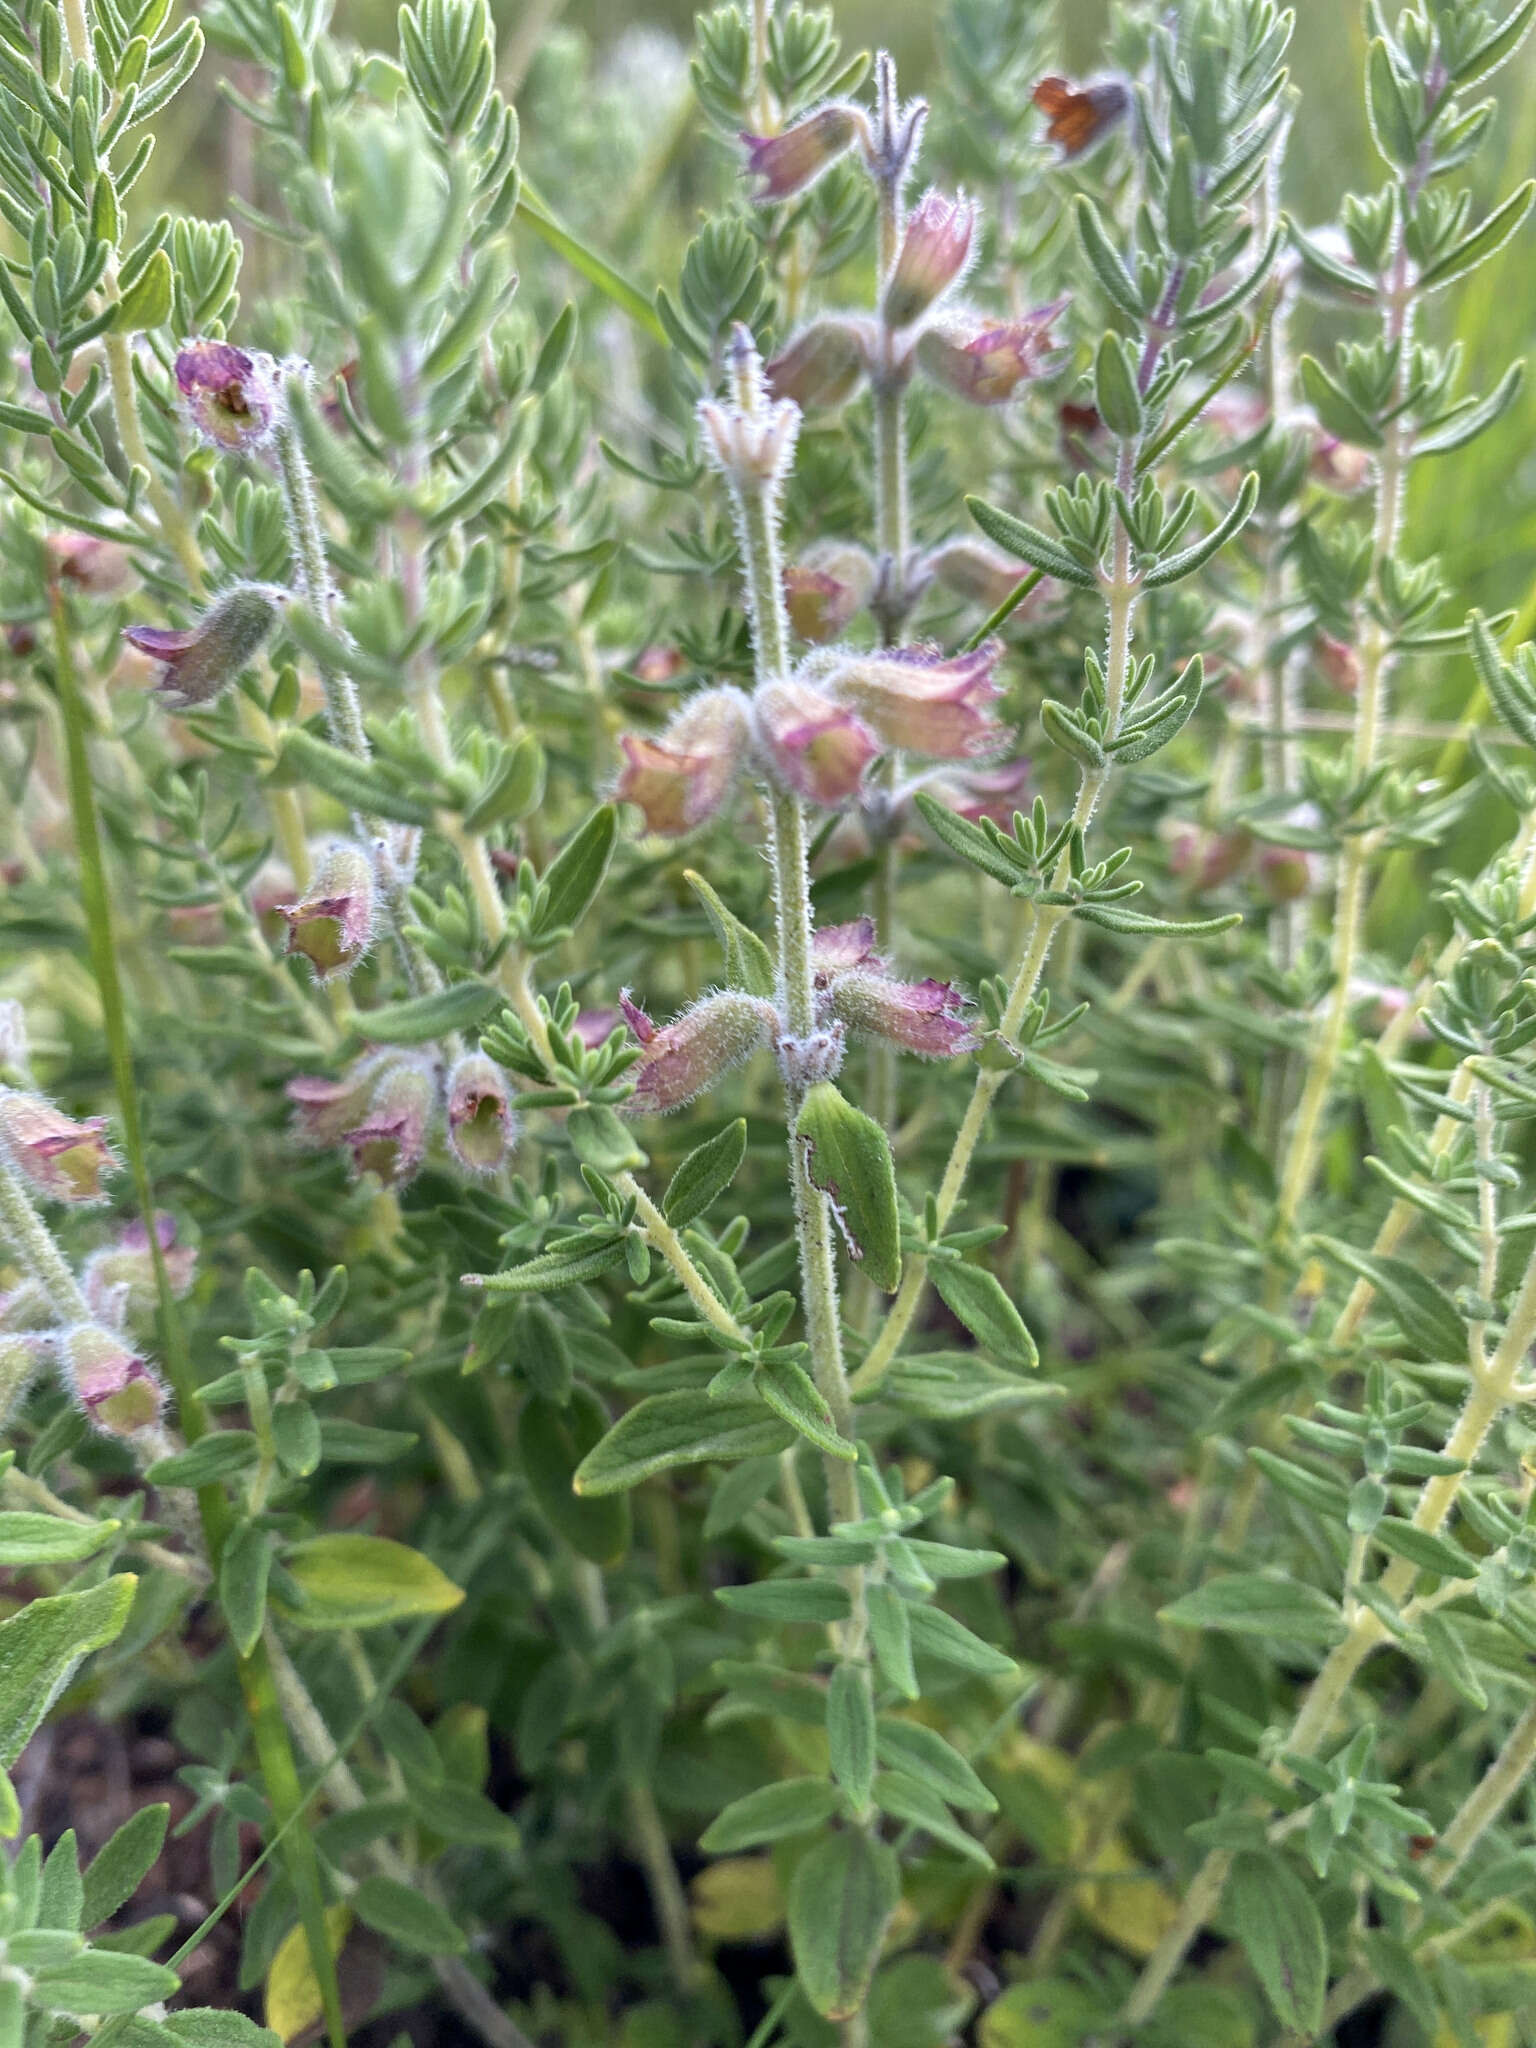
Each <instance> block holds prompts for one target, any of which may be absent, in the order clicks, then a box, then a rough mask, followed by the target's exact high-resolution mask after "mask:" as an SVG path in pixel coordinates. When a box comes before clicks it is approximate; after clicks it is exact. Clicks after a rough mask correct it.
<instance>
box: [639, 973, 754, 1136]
mask: <svg viewBox="0 0 1536 2048" xmlns="http://www.w3.org/2000/svg"><path fill="white" fill-rule="evenodd" d="M619 1002H620V1004H621V1006H622V1008H623V1011H624V1015H625V1018H626V1020H627V1022H628V1024H629V1027H630V1029H631V1030H632V1031H633V1032H634V1034H635V1037H636V1039H637V1040H638V1041H639V1044H640V1047H641V1056H640V1063H639V1065H638V1066H637V1067H635V1068H634V1069H633V1073H634V1081H635V1093H634V1097H633V1099H632V1103H631V1107H632V1108H634V1109H635V1110H637V1111H654V1112H662V1111H666V1110H669V1109H681V1108H682V1106H683V1104H684V1103H685V1102H691V1101H692V1100H693V1098H694V1097H695V1096H696V1095H702V1094H703V1092H704V1090H705V1089H706V1088H712V1087H713V1086H714V1085H715V1083H716V1082H717V1081H718V1080H719V1079H720V1077H721V1076H722V1075H723V1074H726V1073H728V1072H729V1071H730V1069H731V1068H732V1067H736V1066H740V1064H741V1062H742V1061H743V1060H746V1059H750V1058H751V1056H752V1054H753V1053H755V1052H756V1051H757V1050H758V1049H759V1047H761V1046H764V1045H766V1044H767V1043H768V1040H769V1037H770V1036H771V1034H772V1032H773V1030H774V1027H775V1023H776V1018H775V1014H774V1009H773V1005H772V1004H771V1003H768V1002H765V1001H763V1000H761V999H760V998H759V997H757V996H749V995H745V994H743V993H742V992H741V991H740V990H739V989H724V990H721V991H720V992H719V993H718V994H715V995H709V996H705V997H704V998H703V999H702V1001H700V1002H697V1003H695V1004H694V1005H693V1007H692V1008H691V1009H688V1010H684V1011H682V1012H681V1014H680V1015H678V1016H676V1017H674V1018H673V1019H672V1021H671V1023H670V1024H663V1025H662V1026H661V1027H660V1029H659V1030H658V1028H657V1027H656V1026H655V1025H654V1024H653V1023H652V1022H651V1020H650V1018H649V1017H648V1016H647V1015H646V1014H645V1012H644V1010H642V1009H641V1008H640V1007H639V1005H638V1004H636V1003H634V1002H632V1001H631V999H630V997H629V995H628V993H627V992H626V993H625V994H623V995H621V996H620V997H619Z"/></svg>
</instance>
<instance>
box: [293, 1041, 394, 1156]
mask: <svg viewBox="0 0 1536 2048" xmlns="http://www.w3.org/2000/svg"><path fill="white" fill-rule="evenodd" d="M387 1059H388V1055H387V1054H385V1053H376V1052H375V1053H369V1054H368V1055H367V1056H366V1057H365V1058H363V1059H360V1060H358V1061H356V1062H355V1063H354V1064H353V1065H352V1066H350V1067H349V1068H348V1069H347V1071H346V1073H344V1074H343V1075H341V1077H340V1078H339V1079H337V1080H331V1079H329V1078H328V1077H327V1076H325V1075H323V1074H295V1075H294V1077H293V1079H292V1080H291V1081H289V1082H287V1083H286V1084H285V1086H284V1089H283V1093H284V1094H285V1095H286V1096H287V1098H288V1100H289V1101H290V1102H291V1103H292V1104H293V1106H294V1120H293V1128H294V1135H295V1136H296V1137H297V1138H298V1139H299V1140H300V1141H301V1142H302V1143H303V1144H305V1145H313V1146H315V1147H317V1148H323V1147H325V1146H327V1145H339V1144H340V1142H341V1140H342V1137H343V1136H344V1134H345V1133H346V1131H347V1130H348V1129H349V1128H350V1126H351V1125H352V1124H354V1123H356V1121H357V1120H358V1118H359V1117H360V1116H361V1115H362V1113H363V1111H364V1109H365V1108H366V1107H367V1105H368V1100H369V1097H370V1096H371V1095H372V1093H373V1090H374V1088H375V1086H376V1085H377V1082H378V1078H379V1070H380V1068H381V1067H382V1066H383V1065H384V1064H385V1063H386V1061H387Z"/></svg>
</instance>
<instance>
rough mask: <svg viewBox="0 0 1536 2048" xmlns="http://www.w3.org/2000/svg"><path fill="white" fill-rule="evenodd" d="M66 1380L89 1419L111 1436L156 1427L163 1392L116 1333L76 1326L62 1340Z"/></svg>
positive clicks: (94, 1326) (154, 1376)
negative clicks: (152, 1425) (153, 1425)
mask: <svg viewBox="0 0 1536 2048" xmlns="http://www.w3.org/2000/svg"><path fill="white" fill-rule="evenodd" d="M59 1350H60V1358H61V1362H62V1364H63V1367H64V1378H65V1381H66V1383H67V1385H68V1386H69V1388H70V1389H71V1391H72V1392H73V1394H74V1396H75V1399H76V1400H77V1401H78V1402H79V1403H80V1406H81V1407H82V1408H83V1409H84V1411H85V1413H86V1415H87V1417H88V1418H89V1419H90V1421H91V1422H92V1423H93V1424H94V1425H95V1427H96V1428H97V1429H99V1430H102V1431H104V1432H105V1433H106V1434H107V1435H108V1436H133V1435H135V1434H136V1433H137V1432H138V1431H139V1430H141V1429H148V1428H149V1427H150V1425H151V1424H153V1423H155V1422H158V1421H159V1419H160V1411H161V1409H162V1408H163V1407H164V1406H165V1388H164V1387H163V1386H162V1385H161V1383H160V1379H159V1377H158V1375H157V1374H156V1373H155V1372H153V1371H152V1370H151V1368H150V1367H149V1365H148V1364H146V1362H145V1361H144V1359H142V1358H141V1357H140V1356H139V1355H138V1353H137V1352H135V1351H132V1350H130V1349H129V1347H128V1345H127V1344H125V1343H124V1341H123V1339H122V1338H121V1337H119V1336H118V1335H117V1333H116V1331H114V1330H109V1329H107V1328H106V1327H105V1326H104V1325H103V1324H101V1323H77V1324H76V1325H75V1326H74V1327H73V1328H72V1329H69V1330H66V1331H65V1332H64V1333H63V1335H62V1337H61V1338H60V1340H59Z"/></svg>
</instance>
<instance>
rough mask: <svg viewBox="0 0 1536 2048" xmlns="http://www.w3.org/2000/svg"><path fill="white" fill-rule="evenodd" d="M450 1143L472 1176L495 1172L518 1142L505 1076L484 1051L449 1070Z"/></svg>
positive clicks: (457, 1157)
mask: <svg viewBox="0 0 1536 2048" xmlns="http://www.w3.org/2000/svg"><path fill="white" fill-rule="evenodd" d="M448 1143H449V1146H450V1148H451V1150H452V1152H453V1156H454V1157H455V1159H457V1160H458V1162H459V1164H460V1165H461V1166H467V1167H468V1168H469V1169H470V1171H471V1172H472V1173H494V1172H495V1171H496V1169H497V1167H498V1166H500V1164H501V1162H502V1160H503V1159H505V1157H506V1156H507V1153H508V1152H509V1151H510V1150H511V1148H512V1147H513V1146H514V1145H515V1144H516V1143H517V1117H516V1116H515V1115H514V1113H513V1110H512V1105H511V1101H510V1098H509V1096H508V1093H507V1082H506V1076H505V1075H504V1074H503V1072H502V1070H501V1068H500V1067H498V1066H497V1065H496V1063H495V1061H494V1060H491V1059H488V1058H487V1057H486V1055H485V1054H484V1053H483V1052H467V1053H465V1054H464V1055H463V1056H462V1058H460V1059H458V1060H456V1061H455V1062H454V1064H453V1066H452V1067H451V1068H450V1069H449V1072H448Z"/></svg>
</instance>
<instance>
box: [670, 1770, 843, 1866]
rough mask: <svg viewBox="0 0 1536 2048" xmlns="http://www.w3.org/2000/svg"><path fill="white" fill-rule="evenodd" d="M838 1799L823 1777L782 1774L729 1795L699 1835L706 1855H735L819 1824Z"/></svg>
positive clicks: (830, 1812)
mask: <svg viewBox="0 0 1536 2048" xmlns="http://www.w3.org/2000/svg"><path fill="white" fill-rule="evenodd" d="M841 1803H842V1802H841V1801H840V1800H839V1798H838V1795H837V1787H836V1786H835V1785H829V1784H828V1783H827V1781H826V1779H825V1778H785V1779H784V1780H783V1781H782V1782H781V1783H780V1784H777V1785H763V1786H761V1787H760V1788H759V1789H758V1790H757V1791H756V1792H748V1793H746V1794H745V1795H744V1796H743V1797H742V1798H740V1799H733V1800H732V1801H731V1803H730V1805H729V1806H728V1807H726V1809H725V1811H724V1812H723V1813H722V1814H720V1815H719V1816H718V1818H717V1819H715V1820H713V1821H711V1823H710V1824H709V1826H708V1827H707V1828H706V1829H705V1830H704V1832H703V1834H702V1835H700V1837H699V1847H700V1848H701V1849H702V1850H703V1851H704V1852H705V1854H706V1855H708V1856H735V1855H737V1854H739V1853H740V1851H741V1850H743V1849H756V1848H759V1847H760V1846H761V1845H762V1844H763V1843H764V1842H782V1841H784V1840H785V1839H786V1838H787V1837H788V1836H790V1835H808V1834H810V1833H811V1831H812V1829H814V1828H819V1827H822V1826H823V1825H824V1824H825V1823H826V1822H827V1821H829V1820H830V1819H831V1818H832V1815H833V1814H834V1813H836V1811H837V1809H838V1807H839V1805H840V1804H841Z"/></svg>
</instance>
